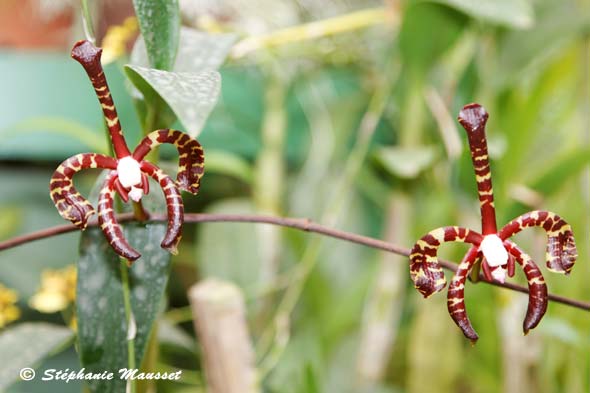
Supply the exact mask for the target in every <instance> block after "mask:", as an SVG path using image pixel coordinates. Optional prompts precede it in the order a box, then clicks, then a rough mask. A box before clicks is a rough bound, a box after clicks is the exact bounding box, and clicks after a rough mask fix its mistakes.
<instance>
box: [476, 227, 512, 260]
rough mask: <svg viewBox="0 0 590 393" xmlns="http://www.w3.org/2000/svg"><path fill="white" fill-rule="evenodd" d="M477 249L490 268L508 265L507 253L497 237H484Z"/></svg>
mask: <svg viewBox="0 0 590 393" xmlns="http://www.w3.org/2000/svg"><path fill="white" fill-rule="evenodd" d="M479 249H480V250H481V252H482V254H483V256H484V257H485V259H486V261H487V263H488V265H489V266H490V267H496V266H502V265H505V264H507V263H508V252H507V251H506V248H505V247H504V244H502V239H500V238H499V237H498V235H486V236H484V238H483V240H482V241H481V244H480V245H479Z"/></svg>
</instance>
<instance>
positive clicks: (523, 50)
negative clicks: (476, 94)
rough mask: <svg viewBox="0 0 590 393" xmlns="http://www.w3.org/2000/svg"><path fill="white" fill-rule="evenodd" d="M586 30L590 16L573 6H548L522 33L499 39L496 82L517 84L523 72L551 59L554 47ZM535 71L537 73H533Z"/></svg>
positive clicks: (512, 33) (550, 4)
mask: <svg viewBox="0 0 590 393" xmlns="http://www.w3.org/2000/svg"><path fill="white" fill-rule="evenodd" d="M588 27H590V16H589V15H588V13H587V12H581V11H580V10H577V9H575V7H564V6H563V4H560V3H559V2H556V3H548V4H547V5H546V7H545V8H544V9H541V10H540V11H539V18H538V22H537V23H536V24H535V26H534V27H533V28H531V29H529V30H526V31H512V32H509V33H508V34H507V35H506V36H505V37H504V38H503V40H502V43H501V46H500V47H499V53H498V67H499V68H498V70H497V72H496V74H497V75H496V79H497V80H498V83H500V84H505V85H508V86H509V85H510V83H517V82H519V81H520V80H521V79H522V78H523V77H525V76H527V75H526V72H527V71H528V70H529V69H531V68H530V67H535V69H534V71H537V70H538V69H539V65H540V64H541V63H542V62H543V61H546V60H547V59H550V58H552V57H554V56H555V49H556V48H565V47H567V45H568V43H569V42H571V41H572V40H574V39H575V38H576V36H580V35H583V34H584V32H585V31H587V29H588ZM537 72H538V71H537Z"/></svg>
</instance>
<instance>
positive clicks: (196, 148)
mask: <svg viewBox="0 0 590 393" xmlns="http://www.w3.org/2000/svg"><path fill="white" fill-rule="evenodd" d="M163 143H170V144H173V145H175V146H176V148H177V149H178V154H179V157H178V174H177V176H176V182H177V184H178V187H179V188H180V189H181V190H185V191H188V192H190V193H193V194H196V193H198V192H199V185H200V182H201V177H203V173H204V170H205V166H204V165H205V158H204V155H203V148H202V147H201V145H200V144H199V142H197V140H196V139H193V138H191V137H190V136H189V135H188V134H185V133H184V132H182V131H177V130H168V129H163V130H157V131H154V132H152V133H150V134H148V135H147V136H146V137H145V138H143V140H142V141H141V142H140V143H139V145H138V146H137V148H136V149H135V151H134V152H133V158H135V159H136V160H137V161H141V160H143V158H144V157H145V156H146V154H148V153H149V152H150V151H151V150H152V149H153V148H154V147H156V146H159V145H161V144H163Z"/></svg>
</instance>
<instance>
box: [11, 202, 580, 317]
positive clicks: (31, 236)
mask: <svg viewBox="0 0 590 393" xmlns="http://www.w3.org/2000/svg"><path fill="white" fill-rule="evenodd" d="M117 220H118V221H119V222H129V221H134V220H135V219H134V214H133V213H124V214H119V215H117ZM167 220H168V218H167V217H166V215H163V214H153V215H150V217H149V221H152V222H166V221H167ZM184 222H185V223H199V222H242V223H259V224H270V225H278V226H282V227H288V228H293V229H298V230H301V231H305V232H313V233H318V234H320V235H324V236H328V237H333V238H335V239H340V240H344V241H347V242H351V243H356V244H360V245H363V246H366V247H370V248H375V249H378V250H383V251H387V252H391V253H393V254H398V255H405V256H409V255H410V249H408V248H405V247H402V246H398V245H396V244H391V243H388V242H385V241H383V240H379V239H375V238H372V237H368V236H363V235H358V234H356V233H350V232H344V231H340V230H338V229H334V228H329V227H326V226H323V225H320V224H316V223H315V222H313V221H310V220H308V219H303V218H291V217H273V216H262V215H246V214H200V213H188V214H185V216H184ZM97 225H98V223H97V221H96V220H91V221H89V223H88V226H92V227H95V226H97ZM77 230H78V228H76V227H75V226H73V225H71V224H64V225H57V226H54V227H50V228H46V229H42V230H40V231H36V232H31V233H28V234H25V235H20V236H16V237H13V238H11V239H7V240H4V241H2V242H0V251H2V250H7V249H9V248H14V247H17V246H20V245H22V244H26V243H30V242H33V241H35V240H40V239H46V238H50V237H53V236H57V235H60V234H62V233H69V232H74V231H77ZM439 263H440V264H441V266H442V267H443V268H445V269H447V270H451V271H455V270H456V269H457V264H455V263H453V262H450V261H445V260H439ZM480 280H481V281H483V282H485V283H488V284H491V285H494V286H497V287H502V288H506V289H510V290H513V291H518V292H522V293H528V289H527V288H526V287H523V286H520V285H517V284H511V283H504V284H500V283H498V282H490V281H487V280H486V279H485V278H484V277H483V276H480ZM549 300H551V301H553V302H556V303H561V304H565V305H567V306H570V307H574V308H578V309H581V310H586V311H590V303H589V302H583V301H579V300H575V299H570V298H567V297H563V296H559V295H554V294H549Z"/></svg>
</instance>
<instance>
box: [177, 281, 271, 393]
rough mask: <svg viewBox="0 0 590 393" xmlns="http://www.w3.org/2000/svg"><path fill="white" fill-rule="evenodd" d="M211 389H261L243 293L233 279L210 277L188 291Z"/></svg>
mask: <svg viewBox="0 0 590 393" xmlns="http://www.w3.org/2000/svg"><path fill="white" fill-rule="evenodd" d="M188 297H189V301H190V304H191V308H192V312H193V316H194V321H195V322H194V323H195V330H196V332H197V336H198V339H199V342H200V344H201V347H202V353H203V357H202V361H203V368H204V369H205V375H206V378H207V385H208V392H210V393H258V392H259V391H260V388H259V385H258V380H257V374H256V368H255V356H254V350H253V349H252V344H251V341H250V336H249V334H248V326H247V323H246V310H245V304H244V297H243V295H242V292H241V291H240V289H239V288H238V287H237V286H235V285H234V284H232V283H229V282H225V281H220V280H216V279H207V280H205V281H203V282H200V283H198V284H195V285H193V286H192V287H191V288H190V289H189V292H188Z"/></svg>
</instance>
